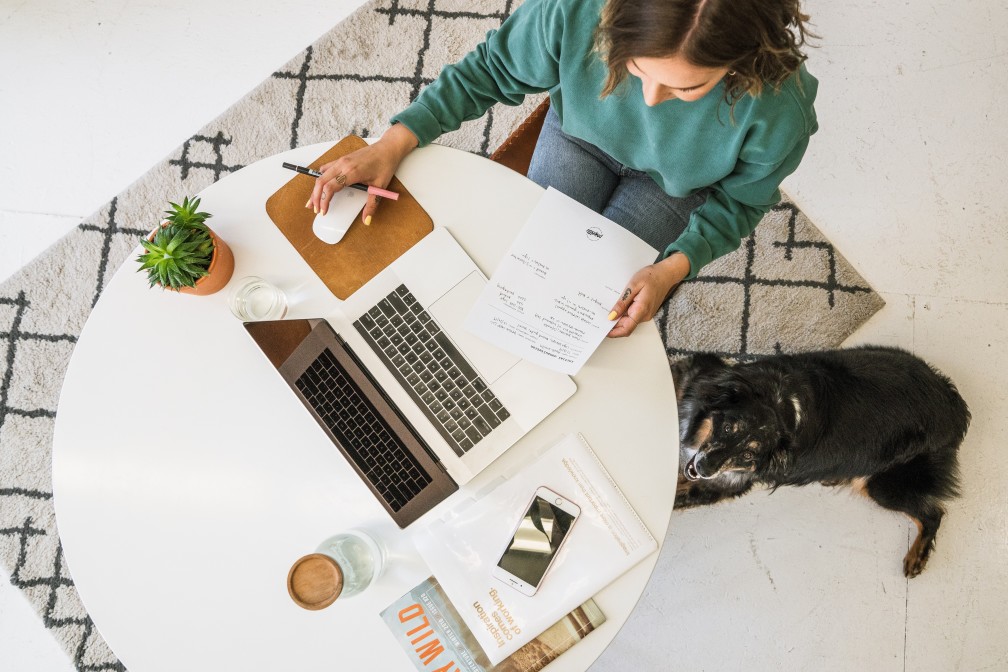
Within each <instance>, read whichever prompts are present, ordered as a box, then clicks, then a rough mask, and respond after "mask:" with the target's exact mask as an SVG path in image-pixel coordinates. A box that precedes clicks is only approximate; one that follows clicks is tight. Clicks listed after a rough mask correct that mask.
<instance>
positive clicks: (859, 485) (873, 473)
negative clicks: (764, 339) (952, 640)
mask: <svg viewBox="0 0 1008 672" xmlns="http://www.w3.org/2000/svg"><path fill="white" fill-rule="evenodd" d="M673 377H674V379H675V383H676V391H677V398H678V401H679V427H680V432H679V434H680V446H681V448H680V461H681V464H682V467H683V468H682V474H680V476H679V484H678V487H677V490H676V506H677V507H680V506H698V505H701V504H713V503H714V502H717V501H719V500H722V499H725V498H726V497H737V496H739V495H742V494H744V493H745V492H747V491H749V489H750V488H752V487H753V485H754V484H757V483H760V484H764V485H767V486H770V487H772V488H777V487H779V486H781V485H807V484H809V483H814V482H818V483H822V484H824V485H850V486H852V487H853V488H854V489H856V490H858V491H860V492H862V493H863V494H866V495H867V496H868V497H871V498H872V499H873V500H875V501H876V502H877V503H878V504H880V505H881V506H883V507H885V508H887V509H892V510H893V511H901V512H903V513H905V514H907V515H908V516H910V518H911V519H912V520H913V521H914V522H915V523H916V524H917V528H918V535H917V539H916V541H914V543H913V545H912V546H911V547H910V550H909V551H908V552H907V554H906V557H905V558H904V560H903V573H904V574H906V576H908V577H913V576H917V575H918V574H919V573H920V572H921V571H922V570H923V569H924V565H925V564H926V563H927V559H928V556H929V554H930V553H931V551H932V549H933V548H934V543H935V534H936V533H937V531H938V526H939V525H940V524H941V520H942V516H943V515H944V513H945V511H944V508H943V503H944V500H946V499H948V498H950V497H954V496H956V495H958V494H959V482H958V462H957V458H956V455H957V452H958V450H959V444H960V443H962V440H963V437H964V436H965V434H966V429H967V427H968V426H969V421H970V413H969V409H968V408H967V406H966V402H965V401H963V399H962V397H961V396H959V392H958V391H957V390H956V388H955V385H953V384H952V382H951V381H950V380H949V379H948V378H946V377H945V376H944V375H942V374H941V373H938V372H937V371H935V370H934V369H932V368H931V367H930V366H928V364H926V363H925V362H923V361H921V360H920V359H918V358H917V357H915V356H914V355H911V354H910V353H908V352H906V351H904V350H899V349H896V348H885V347H872V346H868V347H861V348H852V349H845V350H834V351H826V352H810V353H805V354H798V355H780V356H776V357H768V358H766V359H763V360H760V361H757V362H754V363H750V364H739V365H736V366H731V365H729V364H727V363H725V362H724V361H722V360H721V359H719V358H717V357H713V356H710V355H699V356H696V357H692V358H689V359H686V360H683V361H681V362H678V363H676V364H675V365H674V366H673Z"/></svg>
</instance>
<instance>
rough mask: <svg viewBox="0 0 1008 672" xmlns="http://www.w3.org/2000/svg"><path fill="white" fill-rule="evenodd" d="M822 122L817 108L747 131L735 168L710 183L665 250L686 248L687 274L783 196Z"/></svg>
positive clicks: (727, 247)
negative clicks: (786, 181)
mask: <svg viewBox="0 0 1008 672" xmlns="http://www.w3.org/2000/svg"><path fill="white" fill-rule="evenodd" d="M817 128H818V126H817V123H816V120H815V116H814V112H813V111H811V108H808V111H806V110H804V109H802V110H801V113H800V114H794V111H793V110H792V116H791V117H790V118H786V117H776V118H761V119H758V120H757V121H756V122H755V123H753V124H752V127H751V128H750V129H749V131H748V133H747V134H746V139H745V141H744V142H743V145H742V149H741V151H740V153H739V158H738V160H737V162H736V164H735V169H734V170H733V171H732V172H731V173H730V174H728V175H727V176H725V177H724V178H723V179H721V180H720V181H719V182H717V183H716V184H713V185H711V190H710V194H709V195H708V197H707V201H706V202H705V203H704V204H703V205H701V206H700V207H699V208H697V209H696V210H694V211H693V212H692V213H691V215H690V221H689V224H688V225H687V226H686V230H685V231H684V232H683V233H682V235H681V236H679V238H678V239H677V240H676V241H675V242H674V243H672V244H671V245H669V246H668V248H667V249H666V250H665V255H664V256H666V257H667V256H669V255H670V254H672V253H673V252H682V253H683V254H685V255H686V258H687V259H689V262H690V274H689V276H687V279H688V278H693V277H696V274H697V273H698V272H699V271H700V269H701V268H703V267H704V266H705V265H707V264H708V263H710V262H711V261H713V260H714V259H717V258H718V257H721V256H723V255H725V254H728V253H729V252H732V251H734V250H736V249H737V248H738V247H739V245H740V244H741V242H742V239H743V238H745V237H746V236H748V235H750V234H751V233H752V232H753V229H755V228H756V225H757V224H759V222H760V220H761V219H762V218H763V215H765V214H766V213H767V212H769V210H770V208H771V207H773V206H774V205H776V204H777V203H778V202H779V201H780V198H781V194H780V184H781V182H783V181H784V178H786V177H787V176H788V175H790V174H791V173H793V172H794V171H795V169H797V168H798V164H799V163H801V160H802V157H804V156H805V150H806V149H808V145H809V138H810V136H811V135H812V134H813V133H815V131H816V130H817Z"/></svg>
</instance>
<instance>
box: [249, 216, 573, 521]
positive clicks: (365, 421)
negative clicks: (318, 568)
mask: <svg viewBox="0 0 1008 672" xmlns="http://www.w3.org/2000/svg"><path fill="white" fill-rule="evenodd" d="M485 284H486V277H485V276H484V275H483V274H482V273H481V272H480V270H479V269H478V268H477V266H476V264H475V263H474V262H473V261H472V259H471V258H470V257H469V256H468V255H467V254H466V253H465V251H464V250H463V249H462V248H461V246H459V244H458V243H457V242H456V241H455V239H454V238H453V237H452V236H451V234H450V233H449V232H448V231H447V230H446V229H444V228H436V229H434V231H433V232H431V233H430V234H428V235H427V236H425V237H424V238H423V239H421V240H420V241H419V242H417V243H416V244H415V245H414V246H413V247H411V248H410V249H409V250H408V251H407V252H406V253H404V254H403V255H402V256H401V257H399V258H398V259H396V260H395V261H394V262H393V263H392V264H391V265H389V266H388V267H387V268H385V269H384V270H383V271H381V272H380V273H379V274H378V275H376V276H375V277H374V278H372V279H371V280H370V281H369V282H368V283H367V284H365V285H364V286H363V287H362V288H361V289H359V290H358V291H357V292H355V293H354V294H352V295H351V296H350V297H349V298H348V299H347V300H346V301H345V302H344V303H343V306H342V311H341V314H340V315H336V316H332V317H331V320H329V321H327V320H324V319H313V320H283V321H276V322H248V323H245V327H246V329H247V330H248V332H249V334H250V335H251V336H252V337H253V339H254V340H255V342H256V343H257V344H258V345H259V346H260V348H262V350H263V351H264V353H265V354H266V355H267V358H268V359H269V360H270V361H271V362H272V363H273V364H274V366H276V367H277V369H278V371H279V372H280V374H281V376H282V377H283V379H284V380H285V381H286V382H287V383H288V385H290V386H291V388H292V389H293V390H294V392H295V393H296V394H297V396H298V398H299V399H300V400H301V401H302V403H304V404H305V406H306V408H307V409H308V411H309V412H310V414H311V415H312V417H313V418H314V419H315V420H316V422H318V424H319V425H320V427H321V428H322V429H323V431H325V432H326V434H327V435H328V436H329V438H330V439H331V440H332V441H333V443H334V445H335V446H336V447H337V448H338V449H339V450H340V451H341V452H342V453H343V455H344V456H345V457H346V458H347V460H348V461H349V462H350V464H351V465H352V466H353V468H354V470H355V471H356V472H357V474H358V475H359V476H360V477H361V478H362V479H363V480H364V482H365V484H366V485H367V486H368V488H369V489H370V490H371V491H372V492H373V493H374V494H375V496H376V497H377V498H378V500H379V502H380V503H381V504H382V505H383V506H384V507H385V509H386V511H388V512H389V514H390V515H391V516H392V518H393V520H395V521H396V523H397V524H398V525H399V526H400V527H405V526H406V525H408V524H410V523H411V522H413V521H414V520H416V519H417V518H419V517H420V516H422V515H423V514H424V513H426V512H427V511H429V510H430V509H431V508H433V507H434V506H435V505H437V504H438V503H439V502H441V501H443V500H444V499H445V498H446V497H448V496H449V495H450V494H451V493H452V492H454V491H455V490H456V489H457V488H458V486H459V485H461V484H464V483H466V482H467V481H469V480H470V479H472V478H473V477H474V476H475V475H476V474H478V473H479V472H480V471H482V470H483V469H484V468H486V466H487V465H489V464H490V463H491V462H493V461H494V460H495V459H497V457H499V456H500V455H502V454H503V453H504V451H506V450H507V449H508V448H509V447H511V446H512V445H513V444H514V443H515V442H516V441H517V440H518V439H520V438H521V437H522V436H524V435H525V434H526V433H527V432H528V431H529V430H530V429H532V428H533V427H535V426H536V425H537V424H538V423H539V422H541V421H542V420H543V419H544V418H546V417H547V416H548V415H549V414H550V413H552V412H553V411H554V410H555V409H556V408H558V407H559V406H560V405H561V404H562V403H563V402H564V401H565V400H566V399H568V398H569V397H570V396H571V395H572V394H573V393H574V391H575V389H576V387H575V384H574V381H573V380H571V378H570V377H568V376H565V375H563V374H558V373H555V372H552V371H548V370H546V369H543V368H541V367H538V366H536V365H534V364H530V363H528V362H526V361H524V360H522V359H520V358H518V357H516V356H514V355H511V354H509V353H507V352H505V351H503V350H500V349H499V348H497V347H496V346H493V345H490V344H488V343H486V342H484V341H482V340H480V339H479V338H477V337H476V336H473V335H471V334H469V333H468V332H467V331H466V330H465V329H464V328H463V326H462V324H463V321H464V320H465V317H466V314H467V312H468V310H469V308H470V307H471V306H472V305H473V303H474V302H475V301H476V298H477V296H479V294H480V292H481V291H482V289H483V286H484V285H485Z"/></svg>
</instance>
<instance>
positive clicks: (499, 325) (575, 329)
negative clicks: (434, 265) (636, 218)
mask: <svg viewBox="0 0 1008 672" xmlns="http://www.w3.org/2000/svg"><path fill="white" fill-rule="evenodd" d="M657 256H658V251H657V250H655V249H654V248H653V247H651V246H650V245H648V244H647V243H645V242H644V241H643V240H641V239H640V238H638V237H637V236H635V235H634V234H632V233H630V232H629V231H627V230H626V229H624V228H623V227H621V226H620V225H619V224H616V223H615V222H612V221H610V220H608V219H606V218H605V217H603V216H602V215H600V214H598V213H597V212H594V211H593V210H591V209H589V208H588V207H586V206H584V205H582V204H580V203H578V202H577V201H575V200H574V199H572V198H570V197H568V196H566V195H564V194H563V193H561V192H559V191H557V190H555V189H553V188H552V187H551V188H549V189H547V190H546V193H545V194H544V195H543V197H542V199H541V200H540V201H539V204H538V205H537V206H536V207H535V209H534V210H533V211H532V214H531V215H530V216H529V219H528V221H527V222H526V223H525V226H524V227H522V230H521V232H520V233H519V234H518V237H517V238H516V239H515V241H514V243H512V245H511V249H510V250H508V253H507V254H506V255H505V256H504V258H503V259H502V260H501V263H500V264H499V265H498V266H497V269H496V270H495V271H494V273H493V275H492V276H491V278H490V281H489V282H488V283H487V284H486V287H485V288H484V289H483V293H482V294H481V295H480V297H479V299H478V300H477V302H476V304H475V305H474V306H473V308H472V310H471V311H470V312H469V315H468V316H467V318H466V321H465V326H466V328H467V329H468V330H469V331H471V332H472V333H474V334H476V335H477V336H479V337H481V338H483V339H485V340H486V341H489V342H490V343H493V344H494V345H496V346H498V347H500V348H503V349H504V350H507V351H509V352H512V353H514V354H516V355H518V356H520V357H522V358H524V359H526V360H528V361H530V362H533V363H535V364H538V365H540V366H543V367H546V368H548V369H553V370H555V371H560V372H561V373H565V374H567V375H573V374H575V373H577V372H578V371H579V370H580V369H581V367H582V366H583V365H584V363H585V362H586V361H588V357H589V356H591V354H592V353H593V352H594V351H595V349H596V348H597V347H598V346H599V344H600V343H601V342H602V339H604V338H605V337H606V334H608V333H609V330H610V329H612V327H613V322H610V321H609V313H610V311H611V310H612V308H613V306H614V305H615V304H616V301H617V300H618V299H619V297H620V293H621V292H622V291H623V290H624V289H625V288H626V283H627V281H628V280H629V279H630V277H631V276H632V275H633V274H634V273H636V272H637V271H638V270H640V269H641V268H643V267H644V266H647V265H648V264H651V263H653V262H654V260H655V258H656V257H657Z"/></svg>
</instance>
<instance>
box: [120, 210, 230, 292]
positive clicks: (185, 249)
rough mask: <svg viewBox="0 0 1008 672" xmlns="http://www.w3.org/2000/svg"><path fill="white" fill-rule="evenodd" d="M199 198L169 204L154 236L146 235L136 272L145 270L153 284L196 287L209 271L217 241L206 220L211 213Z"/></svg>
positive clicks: (165, 286) (142, 242) (171, 286)
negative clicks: (162, 221)
mask: <svg viewBox="0 0 1008 672" xmlns="http://www.w3.org/2000/svg"><path fill="white" fill-rule="evenodd" d="M199 204H200V199H199V198H194V199H189V197H188V196H187V197H185V198H184V199H183V200H182V203H181V204H179V203H169V206H170V209H169V210H166V211H165V222H164V224H163V225H162V226H160V227H158V228H157V230H156V231H155V232H154V235H153V236H151V237H150V239H149V240H148V239H147V238H143V239H141V241H140V245H141V247H142V248H143V250H144V251H143V252H142V253H141V254H140V255H139V256H138V257H137V258H136V261H137V262H138V263H139V264H140V267H139V268H138V269H137V271H138V272H139V271H146V272H147V280H148V283H149V284H150V286H151V287H153V286H154V285H160V286H161V287H163V288H165V289H173V290H178V289H180V288H182V287H194V286H195V285H196V281H197V280H199V279H200V278H202V277H204V276H205V275H207V274H208V272H209V271H208V268H209V266H210V261H211V259H212V258H213V252H214V242H213V237H212V236H211V233H210V229H209V228H207V226H206V224H205V221H206V220H207V219H208V218H210V216H211V215H210V213H208V212H200V210H199Z"/></svg>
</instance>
